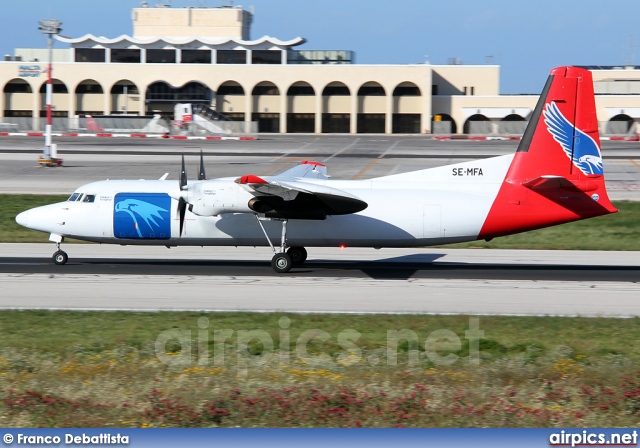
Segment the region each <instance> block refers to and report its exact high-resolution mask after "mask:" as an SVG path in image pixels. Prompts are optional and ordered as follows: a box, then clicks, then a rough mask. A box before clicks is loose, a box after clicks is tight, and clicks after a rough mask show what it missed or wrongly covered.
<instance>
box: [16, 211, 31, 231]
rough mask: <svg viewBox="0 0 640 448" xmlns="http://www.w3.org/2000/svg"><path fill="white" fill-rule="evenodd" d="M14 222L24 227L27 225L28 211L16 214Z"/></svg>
mask: <svg viewBox="0 0 640 448" xmlns="http://www.w3.org/2000/svg"><path fill="white" fill-rule="evenodd" d="M16 222H17V223H18V224H20V225H21V226H24V227H29V211H28V210H27V211H26V212H22V213H20V214H18V216H16Z"/></svg>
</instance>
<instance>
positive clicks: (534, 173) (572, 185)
mask: <svg viewBox="0 0 640 448" xmlns="http://www.w3.org/2000/svg"><path fill="white" fill-rule="evenodd" d="M616 211H617V210H616V209H615V207H613V205H612V204H611V202H610V201H609V198H608V196H607V192H606V188H605V183H604V169H603V164H602V154H601V152H600V137H599V135H598V120H597V116H596V108H595V98H594V93H593V80H592V77H591V72H590V71H588V70H584V69H580V68H577V67H559V68H556V69H554V70H552V71H551V74H550V75H549V79H548V80H547V83H546V84H545V86H544V89H543V91H542V93H541V95H540V99H539V100H538V104H537V105H536V108H535V110H534V111H533V113H532V115H531V118H530V120H529V125H528V126H527V129H526V130H525V133H524V135H523V137H522V140H521V142H520V145H519V146H518V150H517V152H516V154H515V156H514V158H513V162H512V163H511V167H510V168H509V171H508V173H507V176H506V178H505V181H504V183H503V185H502V187H501V189H500V192H499V193H498V196H497V198H496V200H495V202H494V204H493V206H492V208H491V211H490V212H489V215H488V216H487V219H486V221H485V224H484V226H483V229H482V232H481V233H480V235H479V238H491V237H494V236H500V235H507V234H510V233H518V232H522V231H526V230H532V229H537V228H541V227H547V226H550V225H555V224H561V223H563V222H569V221H575V220H578V219H584V218H590V217H594V216H599V215H605V214H608V213H614V212H616Z"/></svg>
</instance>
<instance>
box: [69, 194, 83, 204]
mask: <svg viewBox="0 0 640 448" xmlns="http://www.w3.org/2000/svg"><path fill="white" fill-rule="evenodd" d="M78 196H80V193H73V194H72V195H71V196H69V199H67V201H69V202H74V201H75V200H76V199H78Z"/></svg>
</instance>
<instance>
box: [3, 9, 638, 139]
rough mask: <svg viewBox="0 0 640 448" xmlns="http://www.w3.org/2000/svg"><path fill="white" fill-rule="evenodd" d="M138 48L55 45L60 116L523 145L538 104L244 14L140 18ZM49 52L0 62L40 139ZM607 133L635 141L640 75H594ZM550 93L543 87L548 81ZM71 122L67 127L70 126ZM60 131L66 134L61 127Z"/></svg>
mask: <svg viewBox="0 0 640 448" xmlns="http://www.w3.org/2000/svg"><path fill="white" fill-rule="evenodd" d="M132 19H133V33H132V35H131V36H119V37H114V38H105V37H96V36H93V35H91V34H87V35H85V36H81V37H77V38H67V37H61V36H57V37H56V38H57V41H58V42H59V44H58V46H60V44H65V46H67V47H68V48H64V49H55V50H54V51H53V63H54V68H53V77H54V80H53V99H52V104H53V115H54V117H55V120H56V122H57V123H66V122H69V123H71V122H73V119H74V118H75V119H76V120H77V117H82V116H85V115H92V116H118V115H122V116H131V115H141V116H150V115H154V114H162V115H164V116H166V117H168V118H170V119H171V118H173V113H174V106H175V105H176V104H177V103H191V104H200V105H203V106H205V107H208V108H211V109H212V110H214V111H216V112H217V113H220V114H223V115H224V116H225V117H226V118H227V119H230V120H233V121H239V122H253V123H256V125H255V126H254V128H256V127H257V131H258V132H260V133H268V132H279V133H295V132H302V133H317V134H320V133H326V134H330V133H352V134H355V133H385V134H392V133H402V134H424V133H431V134H479V135H491V134H497V135H519V134H522V132H523V130H524V127H525V125H526V122H527V120H528V118H529V115H530V114H531V112H532V111H533V108H534V107H535V103H536V101H537V95H500V92H499V87H500V67H499V66H497V65H463V64H460V63H459V61H456V60H453V61H452V63H451V64H448V65H431V64H428V63H425V64H406V65H384V64H380V65H365V64H357V63H356V57H355V53H354V52H352V51H349V50H301V49H298V47H299V46H300V45H302V44H305V43H306V40H305V39H304V38H302V37H295V38H291V39H289V40H280V39H278V38H274V37H269V36H262V37H259V38H255V39H252V36H251V23H252V19H253V13H252V12H250V11H247V10H245V9H243V8H242V7H240V6H229V7H186V8H172V7H169V6H167V5H156V6H148V5H147V3H146V2H143V3H142V4H141V6H140V7H138V8H134V10H133V14H132ZM48 57H49V56H48V52H47V50H46V49H29V48H16V49H15V53H14V54H13V55H5V57H4V61H1V62H0V86H2V91H1V92H0V102H1V104H2V105H3V107H2V108H0V122H6V123H12V122H16V120H18V119H20V120H22V121H21V122H22V123H30V125H31V127H32V128H33V129H36V130H37V129H38V128H40V129H42V128H43V125H42V124H41V123H42V119H43V117H44V116H45V109H46V107H45V104H46V98H45V91H46V77H47V74H46V68H47V61H48ZM588 68H590V69H591V70H592V72H593V75H594V83H595V90H596V94H597V98H596V105H597V113H598V120H599V121H600V122H601V132H603V133H604V134H620V135H625V134H629V133H632V132H635V127H636V121H638V120H640V70H639V69H638V67H635V66H629V67H588ZM540 83H541V84H540V85H541V86H542V85H543V83H544V80H541V81H540ZM65 120H66V121H65ZM62 126H63V125H62Z"/></svg>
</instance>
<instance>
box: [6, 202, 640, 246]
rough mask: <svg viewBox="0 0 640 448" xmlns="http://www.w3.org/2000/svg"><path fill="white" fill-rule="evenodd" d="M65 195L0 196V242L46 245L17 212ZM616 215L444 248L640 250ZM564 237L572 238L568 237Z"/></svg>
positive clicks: (630, 207)
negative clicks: (20, 220)
mask: <svg viewBox="0 0 640 448" xmlns="http://www.w3.org/2000/svg"><path fill="white" fill-rule="evenodd" d="M66 199H67V197H66V196H44V195H6V194H5V195H2V194H0V242H2V243H27V242H29V243H40V242H47V241H48V235H46V234H44V233H41V232H35V231H33V230H29V229H26V228H24V227H21V226H19V225H18V224H16V222H15V217H16V215H17V214H18V213H20V212H22V211H24V210H27V209H29V208H32V207H37V206H40V205H46V204H52V203H55V202H61V201H64V200H66ZM614 205H615V206H616V207H617V208H619V209H620V212H619V213H616V214H614V215H608V216H601V217H598V218H593V219H588V220H585V221H578V222H573V223H569V224H564V225H562V226H557V227H550V228H547V229H541V230H535V231H532V232H527V233H521V234H519V235H511V236H506V237H501V238H496V239H494V240H492V241H490V242H485V241H473V242H469V243H460V244H453V245H449V246H448V247H460V248H467V247H477V248H494V249H567V250H640V224H639V223H640V202H616V203H614ZM567 235H575V237H573V238H568V237H567Z"/></svg>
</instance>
